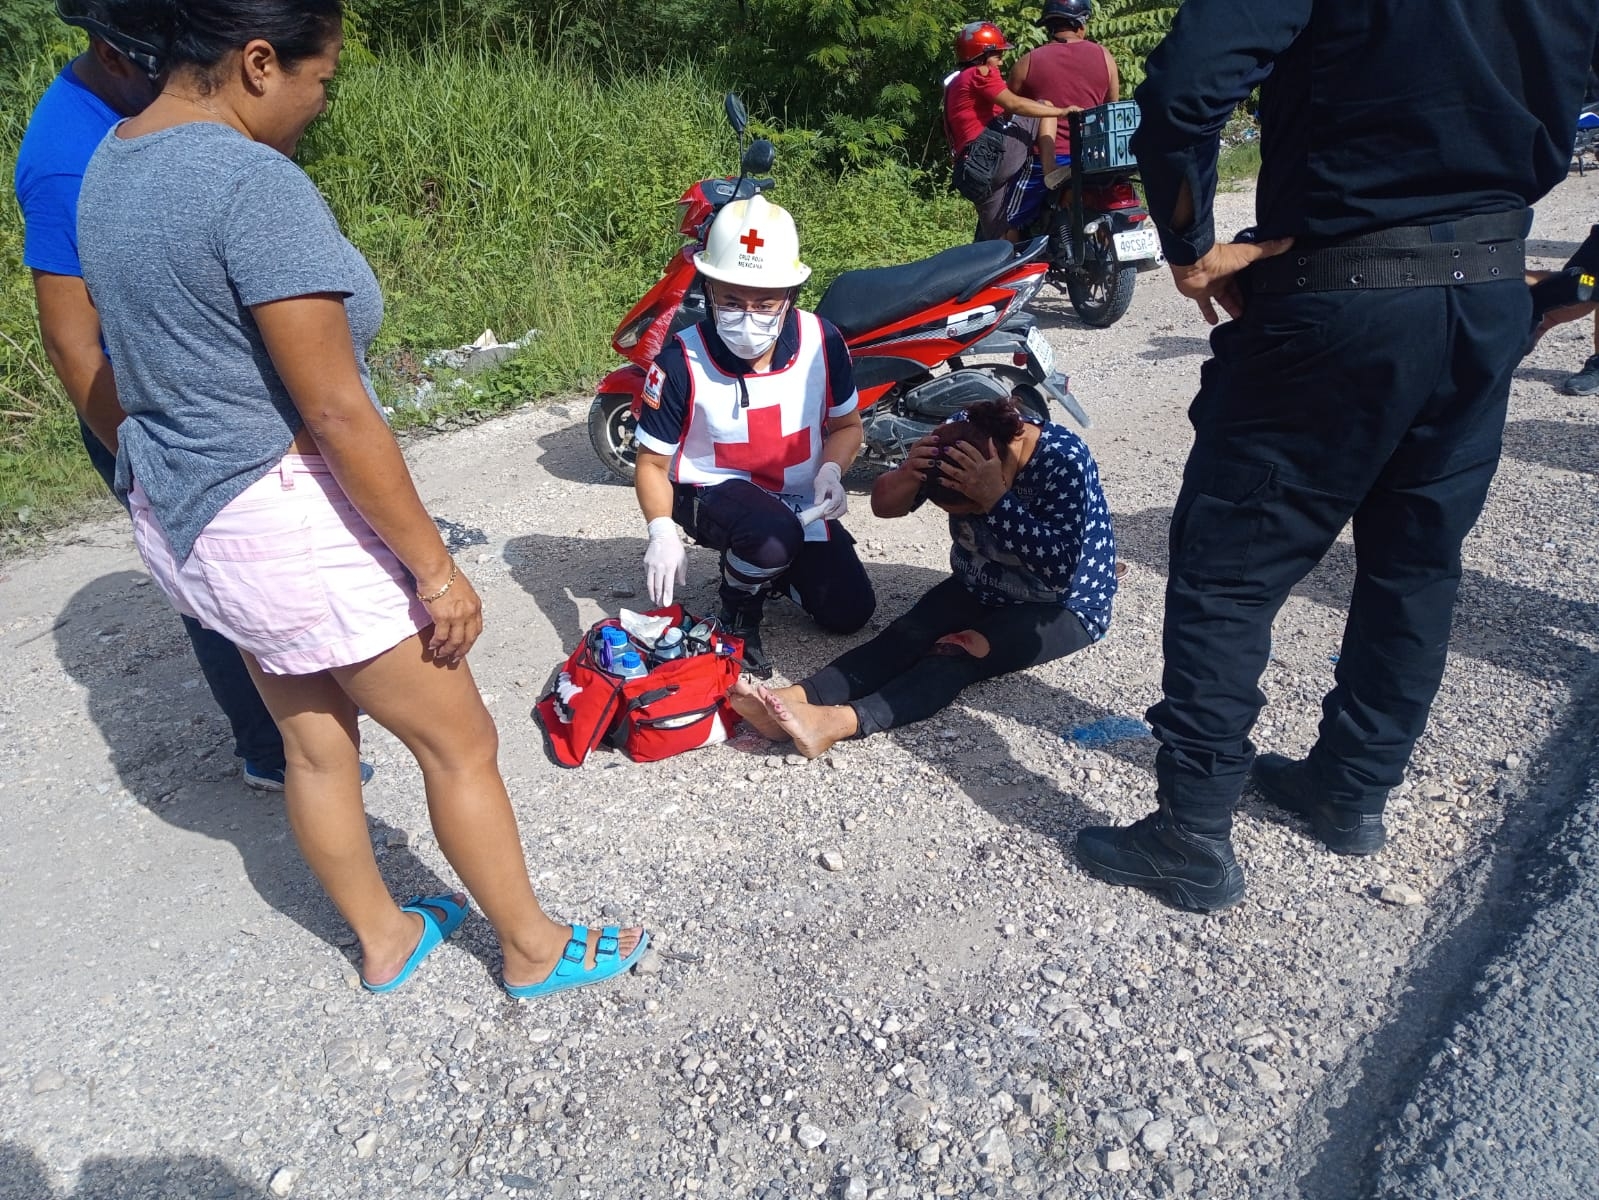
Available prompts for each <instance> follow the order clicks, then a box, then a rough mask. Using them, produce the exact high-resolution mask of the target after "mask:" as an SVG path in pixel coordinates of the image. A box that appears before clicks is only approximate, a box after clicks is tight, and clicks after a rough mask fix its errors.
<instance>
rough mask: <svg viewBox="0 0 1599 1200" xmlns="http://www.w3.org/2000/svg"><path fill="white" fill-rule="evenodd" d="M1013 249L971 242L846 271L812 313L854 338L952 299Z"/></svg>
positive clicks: (1009, 256)
mask: <svg viewBox="0 0 1599 1200" xmlns="http://www.w3.org/2000/svg"><path fill="white" fill-rule="evenodd" d="M1015 253H1016V247H1014V246H1012V245H1011V244H1010V243H1009V242H1001V241H992V242H971V243H968V244H967V245H964V246H953V247H951V248H950V249H948V250H944V251H941V252H940V253H938V254H935V255H933V256H932V257H931V258H924V259H922V260H921V261H919V262H913V263H906V264H905V265H904V266H899V267H869V268H866V269H864V270H860V271H845V272H844V273H843V274H842V275H840V276H839V277H838V278H836V279H834V280H833V282H832V283H831V284H830V285H829V286H828V289H827V291H826V292H825V293H823V295H822V300H821V303H819V304H818V305H817V306H816V315H817V316H819V317H824V318H826V319H827V320H829V321H831V322H832V323H833V324H834V325H836V326H838V330H839V332H840V333H842V334H843V335H844V337H845V338H846V339H849V338H855V337H859V336H860V335H861V334H863V333H867V332H869V331H871V330H873V329H881V328H882V327H883V326H885V325H892V324H893V323H894V322H895V321H900V320H903V319H904V318H906V317H909V316H913V315H915V314H916V313H918V312H921V311H922V310H924V309H928V308H932V307H933V306H935V305H937V304H942V303H943V302H945V301H946V300H951V299H953V298H954V297H956V296H958V295H960V294H961V293H962V292H963V291H965V290H966V289H967V288H968V287H969V286H970V285H971V284H972V283H973V282H975V281H977V280H980V279H982V278H983V277H984V276H989V275H992V274H994V273H995V272H996V271H998V270H999V269H1000V268H1001V267H1003V266H1004V265H1005V264H1006V263H1007V262H1009V261H1010V260H1011V259H1012V258H1013V257H1014V255H1015Z"/></svg>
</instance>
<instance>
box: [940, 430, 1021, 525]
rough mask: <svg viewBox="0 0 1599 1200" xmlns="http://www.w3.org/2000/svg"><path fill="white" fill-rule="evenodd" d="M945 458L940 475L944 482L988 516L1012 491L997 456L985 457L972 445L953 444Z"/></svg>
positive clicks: (945, 449)
mask: <svg viewBox="0 0 1599 1200" xmlns="http://www.w3.org/2000/svg"><path fill="white" fill-rule="evenodd" d="M942 457H943V460H944V465H943V466H942V467H941V468H940V472H941V474H942V476H943V479H944V482H945V483H947V484H949V485H950V487H952V488H954V489H955V490H956V491H957V492H959V493H960V494H961V495H963V496H965V497H966V498H967V499H968V500H970V501H971V502H972V503H973V504H976V505H978V506H979V507H980V508H981V509H982V510H983V511H984V512H985V513H986V512H989V511H991V510H992V509H993V507H994V505H996V504H998V503H999V502H1000V500H1001V499H1002V498H1003V497H1004V495H1005V493H1006V492H1007V491H1009V490H1010V488H1009V485H1008V484H1006V482H1005V472H1004V469H1003V467H1002V466H1001V464H1000V461H999V457H998V455H993V454H984V453H983V452H982V451H980V450H979V449H978V448H977V447H976V446H973V445H972V444H971V443H970V442H951V443H950V444H949V445H947V446H945V447H944V453H943V455H942Z"/></svg>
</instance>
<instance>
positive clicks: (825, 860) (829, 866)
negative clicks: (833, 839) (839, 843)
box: [816, 850, 844, 871]
mask: <svg viewBox="0 0 1599 1200" xmlns="http://www.w3.org/2000/svg"><path fill="white" fill-rule="evenodd" d="M816 861H817V862H819V863H821V864H822V866H823V868H824V869H826V870H828V871H842V870H843V869H844V856H843V855H842V854H841V853H839V852H838V851H837V850H824V851H823V852H822V855H821V857H820V858H818V859H817V860H816Z"/></svg>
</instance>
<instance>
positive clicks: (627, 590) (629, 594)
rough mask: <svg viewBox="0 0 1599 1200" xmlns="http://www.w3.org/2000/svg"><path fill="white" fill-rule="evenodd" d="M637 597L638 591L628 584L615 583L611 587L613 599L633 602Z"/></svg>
mask: <svg viewBox="0 0 1599 1200" xmlns="http://www.w3.org/2000/svg"><path fill="white" fill-rule="evenodd" d="M636 595H638V589H637V588H634V587H632V586H630V585H628V584H625V583H613V584H612V585H611V596H612V598H613V599H616V600H631V599H632V598H633V597H634V596H636Z"/></svg>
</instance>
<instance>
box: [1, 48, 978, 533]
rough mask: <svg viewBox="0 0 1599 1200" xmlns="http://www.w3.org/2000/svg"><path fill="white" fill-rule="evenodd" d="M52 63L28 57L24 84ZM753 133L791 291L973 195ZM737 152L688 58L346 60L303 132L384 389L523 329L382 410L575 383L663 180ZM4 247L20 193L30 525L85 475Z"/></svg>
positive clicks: (18, 468) (4, 347)
mask: <svg viewBox="0 0 1599 1200" xmlns="http://www.w3.org/2000/svg"><path fill="white" fill-rule="evenodd" d="M52 74H53V70H52V69H50V67H49V65H48V64H41V66H40V67H39V69H38V71H37V72H36V77H35V78H34V79H33V80H32V81H31V82H32V86H31V88H30V89H28V91H29V92H31V95H32V96H36V95H37V92H38V90H42V88H43V86H44V85H45V84H46V83H48V81H49V79H50V77H51V75H52ZM13 94H15V93H13ZM31 107H32V101H31V98H30V99H28V102H27V103H26V104H22V105H16V106H8V108H10V111H9V112H0V162H5V163H7V164H9V161H10V159H11V157H12V156H13V155H14V152H15V147H16V143H17V141H18V139H19V138H20V136H21V130H22V125H23V122H24V121H25V120H26V114H27V112H28V111H29V110H30V109H31ZM19 109H20V112H19V111H18V110H19ZM770 132H772V133H773V136H774V137H775V138H776V140H777V141H778V143H779V151H778V161H777V167H776V170H775V172H774V176H775V178H776V180H777V187H776V188H775V190H774V191H773V192H772V193H771V195H772V198H773V199H774V200H775V201H777V202H778V203H781V204H783V205H784V206H785V207H788V208H789V209H790V210H791V211H792V212H793V213H794V215H795V218H796V220H797V221H798V223H799V228H800V237H801V247H802V253H803V255H804V257H805V259H806V261H807V262H808V263H809V264H810V265H811V266H812V267H813V268H814V270H815V275H814V277H813V282H812V284H811V285H809V286H808V288H807V291H806V299H808V300H814V299H815V298H816V297H817V296H818V295H820V291H821V288H822V287H823V286H825V283H826V282H827V280H829V279H831V278H832V277H833V276H834V275H835V274H837V273H838V272H839V271H841V270H844V269H847V268H849V267H857V266H869V265H878V264H883V263H888V262H895V261H906V260H908V259H911V258H916V257H920V256H923V255H926V254H931V253H933V252H935V251H937V250H940V249H943V248H945V247H947V246H951V245H954V244H956V243H958V242H961V241H964V240H965V239H966V238H967V237H968V236H969V232H968V231H969V228H970V221H971V209H970V206H969V205H967V204H966V203H965V202H964V201H963V200H961V199H959V198H958V197H956V196H954V195H952V194H950V193H948V192H945V191H942V190H941V189H939V188H937V187H936V186H935V185H934V183H933V181H932V180H930V179H929V178H927V177H926V176H924V175H922V174H920V173H918V172H915V171H912V170H910V169H907V168H902V167H897V166H892V165H889V166H880V167H876V168H873V169H870V170H864V171H855V172H850V173H847V174H844V175H842V176H840V175H838V174H836V173H834V172H832V171H829V170H828V169H826V168H825V167H824V166H823V164H822V157H821V154H820V152H819V151H818V150H817V149H816V139H815V137H814V135H811V134H808V133H806V132H805V131H795V130H787V131H770ZM737 157H738V147H737V143H736V139H735V138H734V136H733V134H732V132H731V130H729V129H728V127H727V124H726V121H725V119H724V118H723V116H722V105H721V93H720V91H719V90H718V89H717V88H716V87H714V86H713V85H712V84H711V83H710V82H708V81H707V79H706V78H705V77H704V76H703V75H701V74H699V73H698V72H696V71H693V70H690V69H674V70H662V71H657V72H653V73H650V74H648V75H645V76H641V77H633V78H626V79H621V80H619V81H613V82H601V81H600V80H599V79H598V78H597V77H596V76H594V75H593V74H590V73H587V72H585V71H584V70H583V69H581V68H577V67H570V66H566V67H560V68H556V67H552V66H550V65H549V64H548V63H547V62H545V61H544V60H542V59H541V58H540V57H539V56H537V55H536V54H535V53H533V52H529V51H518V50H514V49H501V50H497V51H495V52H494V53H493V54H492V55H491V54H487V53H483V54H479V53H473V52H469V51H467V52H463V51H448V50H432V51H424V52H422V53H420V54H418V55H416V56H410V55H397V56H391V57H384V58H378V59H374V58H372V57H371V56H370V55H362V56H361V57H359V58H358V59H355V60H353V61H349V62H347V63H346V64H345V66H344V68H343V69H342V70H341V72H340V76H339V79H338V81H337V91H336V98H335V100H334V103H333V105H332V107H331V108H330V110H329V112H328V115H327V116H326V117H324V118H323V119H322V120H321V121H319V122H318V123H317V124H316V125H315V126H313V127H312V130H311V132H310V134H309V135H308V136H307V138H306V141H305V143H304V144H303V145H302V147H301V153H300V159H301V162H302V163H303V164H304V165H305V167H306V170H307V171H308V172H309V173H310V175H311V176H312V178H313V179H315V180H316V182H317V184H318V185H319V186H320V187H321V189H322V191H323V193H324V194H325V195H326V196H327V198H328V201H329V203H330V204H331V205H332V207H333V210H334V212H335V213H336V214H337V216H338V218H339V221H340V223H341V225H342V226H343V228H344V231H345V233H346V234H347V235H348V236H349V237H350V239H351V241H353V242H354V243H355V244H356V245H357V246H358V247H360V249H361V250H362V252H363V253H365V254H366V255H367V257H368V258H369V259H370V261H371V263H372V266H373V268H374V270H375V271H376V273H377V276H378V278H379V280H380V281H381V283H382V285H383V291H384V299H385V305H386V315H385V319H384V324H383V329H382V332H381V333H380V335H379V339H378V341H377V343H376V344H375V345H374V347H373V357H374V364H375V366H376V367H377V370H378V374H379V377H380V385H381V386H382V387H383V390H384V392H385V395H386V396H400V395H403V394H404V388H403V386H402V384H403V382H404V380H405V379H407V378H414V367H415V364H416V362H417V356H418V355H419V353H420V352H421V351H424V350H427V349H431V348H438V347H446V346H454V345H457V344H460V343H462V342H468V341H471V340H472V339H473V338H475V337H476V336H477V335H478V334H479V333H480V332H482V330H483V329H484V328H492V329H494V331H495V332H496V333H497V334H499V335H500V337H501V338H502V339H503V340H510V339H512V338H518V337H520V336H521V335H522V334H523V333H524V332H525V331H527V330H528V329H530V328H536V329H538V330H540V331H541V335H540V337H539V338H538V339H537V340H536V342H535V344H534V345H533V347H532V348H531V349H530V350H528V351H525V352H523V353H522V354H520V355H518V356H517V357H516V358H515V359H513V360H511V362H510V363H508V364H507V365H506V366H505V367H504V368H502V369H501V370H499V371H497V372H495V373H494V374H493V375H492V376H482V377H479V378H478V379H475V380H474V381H473V384H474V387H473V388H466V389H460V390H459V391H458V392H454V393H447V392H446V389H440V390H441V392H446V394H449V395H450V396H451V397H452V398H451V399H450V400H449V401H448V402H447V403H446V404H444V405H440V406H437V407H429V408H428V409H427V410H426V411H425V412H423V413H416V412H414V411H413V412H407V411H405V410H404V409H403V407H402V408H401V410H400V411H399V412H397V413H396V418H395V419H396V423H397V424H400V425H405V424H408V423H415V422H417V421H419V420H432V419H433V418H434V417H436V416H438V415H440V414H444V413H448V412H450V411H452V410H456V409H467V408H470V409H476V410H479V411H492V410H495V409H499V408H506V407H510V406H513V405H515V404H518V403H522V402H524V401H526V400H527V399H529V398H532V397H536V396H541V395H552V394H557V393H563V392H571V391H582V390H584V389H586V388H587V387H589V386H590V385H591V384H592V383H593V381H594V380H595V379H596V378H597V377H598V376H599V375H600V374H601V373H603V372H604V371H605V370H608V369H609V368H610V367H611V366H613V365H615V364H616V363H617V361H618V360H617V359H616V357H615V355H614V354H613V353H612V351H611V349H610V336H611V332H612V331H613V329H614V328H615V326H616V323H617V321H618V320H619V319H620V318H621V316H622V314H623V313H624V312H626V310H627V309H628V308H629V307H630V306H631V305H632V304H633V302H634V301H635V300H637V299H638V297H639V296H641V295H642V294H643V293H644V291H645V290H646V289H647V288H648V287H649V286H650V284H651V283H653V282H654V280H655V279H656V278H657V277H658V276H659V273H660V270H661V268H662V266H663V265H665V263H666V262H667V260H668V258H669V256H670V255H672V254H673V253H675V251H676V249H677V247H678V245H679V244H680V242H679V239H678V237H677V234H676V203H677V197H678V195H679V193H680V192H681V191H682V190H683V188H684V187H685V186H687V185H688V184H689V183H691V182H692V181H694V180H695V179H697V178H701V177H704V176H709V175H721V174H727V173H729V172H732V171H736V169H737ZM20 255H21V231H20V221H19V218H18V214H17V212H16V210H15V207H14V205H11V204H5V205H0V269H3V270H4V272H5V277H4V279H3V280H0V334H4V335H6V337H7V338H9V339H10V342H9V343H8V342H7V341H5V340H0V410H3V412H4V415H0V530H5V529H8V528H9V529H11V530H13V531H14V530H15V529H16V522H17V512H18V510H19V509H29V510H31V512H30V514H29V516H30V521H31V523H32V524H33V525H34V526H37V525H38V524H39V523H40V522H48V521H51V520H59V519H61V518H62V517H64V516H70V515H72V514H73V513H74V512H76V511H77V510H78V507H79V506H80V505H81V504H82V503H83V502H84V500H85V497H88V496H92V495H93V493H94V489H96V488H98V486H99V485H98V482H97V481H96V480H95V477H94V475H93V472H92V471H90V470H89V468H88V466H87V464H86V463H85V462H84V461H83V456H82V453H81V451H79V450H78V449H77V448H76V446H75V437H76V429H75V425H74V423H73V421H72V418H71V414H70V411H69V410H68V406H67V402H66V400H65V398H64V397H63V396H62V395H61V394H60V392H59V389H57V388H56V387H55V385H54V381H53V379H52V378H51V376H50V373H49V367H48V365H47V364H46V363H45V360H44V355H43V353H42V350H41V349H40V347H39V344H38V337H37V330H36V328H35V326H34V321H33V309H32V293H31V287H30V286H29V284H28V281H27V278H26V272H25V271H23V269H22V267H21V258H20ZM386 367H387V368H388V372H389V373H388V376H387V377H386V378H384V370H385V368H386Z"/></svg>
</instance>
